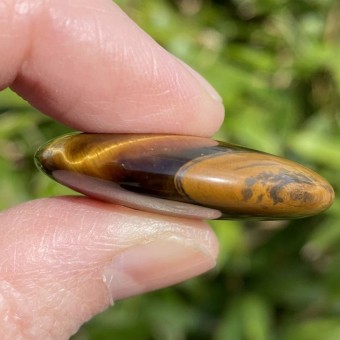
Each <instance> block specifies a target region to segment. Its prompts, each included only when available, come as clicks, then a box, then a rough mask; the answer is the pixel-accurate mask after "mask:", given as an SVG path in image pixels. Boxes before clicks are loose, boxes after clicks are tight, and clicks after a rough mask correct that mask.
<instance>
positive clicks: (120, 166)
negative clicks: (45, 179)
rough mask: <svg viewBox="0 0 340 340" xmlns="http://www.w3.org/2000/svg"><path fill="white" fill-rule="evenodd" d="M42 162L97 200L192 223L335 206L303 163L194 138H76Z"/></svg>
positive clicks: (63, 140)
mask: <svg viewBox="0 0 340 340" xmlns="http://www.w3.org/2000/svg"><path fill="white" fill-rule="evenodd" d="M36 163H37V165H38V167H39V168H40V169H42V170H43V171H44V172H45V173H47V174H48V175H49V176H51V177H52V178H54V179H55V180H57V181H59V182H61V183H63V184H65V185H67V186H69V187H72V188H73V189H75V190H77V191H79V192H82V193H85V194H86V195H89V196H92V197H94V198H97V199H102V200H106V201H110V202H116V203H119V204H123V205H126V206H129V207H133V208H136V209H141V210H148V211H153V212H162V213H165V214H172V215H183V216H188V217H197V218H219V219H243V218H247V219H267V220H272V219H290V218H299V217H305V216H310V215H314V214H317V213H319V212H321V211H323V210H325V209H327V208H328V207H329V206H330V205H331V204H332V202H333V200H334V192H333V189H332V187H331V186H330V185H329V183H328V182H327V181H326V180H324V179H323V178H322V177H321V176H319V175H318V174H316V173H315V172H313V171H311V170H309V169H307V168H305V167H303V166H302V165H299V164H297V163H294V162H292V161H289V160H286V159H283V158H280V157H276V156H273V155H269V154H266V153H262V152H259V151H255V150H251V149H247V148H243V147H240V146H236V145H232V144H228V143H223V142H218V141H215V140H212V139H209V138H201V137H193V136H176V135H152V134H150V135H147V134H144V135H143V134H70V135H66V136H62V137H59V138H56V139H55V140H53V141H51V142H49V143H48V144H46V145H44V146H43V147H41V148H40V149H39V150H38V152H37V154H36ZM57 174H58V175H57ZM72 174H74V175H72ZM75 175H76V176H75ZM61 176H62V177H61ZM80 179H81V180H80ZM122 197H124V199H123V198H122ZM157 199H158V200H157ZM144 200H145V204H143V201H144ZM137 202H138V203H137ZM200 207H202V208H200ZM200 209H202V210H200Z"/></svg>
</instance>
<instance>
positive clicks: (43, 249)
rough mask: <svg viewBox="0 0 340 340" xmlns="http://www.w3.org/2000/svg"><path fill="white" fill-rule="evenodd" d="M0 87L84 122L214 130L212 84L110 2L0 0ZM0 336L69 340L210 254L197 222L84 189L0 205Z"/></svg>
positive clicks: (198, 267)
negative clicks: (115, 306) (83, 193)
mask: <svg viewBox="0 0 340 340" xmlns="http://www.w3.org/2000/svg"><path fill="white" fill-rule="evenodd" d="M0 51H5V53H3V52H2V53H0V89H4V88H6V87H11V88H12V89H13V90H14V91H16V92H17V93H18V94H19V95H20V96H22V97H23V98H25V99H27V100H28V101H29V102H30V103H31V104H32V105H33V106H34V107H36V108H38V109H39V110H40V111H41V112H43V113H44V114H47V115H49V116H51V117H53V118H54V119H56V120H58V121H60V122H62V123H64V124H66V125H69V126H71V127H73V128H74V129H77V130H81V131H87V132H145V133H150V132H155V133H176V134H190V135H202V136H210V135H211V134H212V133H214V132H215V131H216V130H217V129H218V128H219V126H220V124H221V122H222V120H223V106H222V103H221V100H220V98H219V96H218V95H217V93H216V92H215V91H214V90H213V89H212V88H211V86H210V85H209V84H208V83H206V82H205V81H204V80H203V78H202V77H201V76H199V75H198V74H196V72H194V71H193V70H191V69H190V68H189V67H188V66H186V65H184V64H183V63H182V62H180V61H179V60H177V59H176V58H175V57H173V56H171V55H170V54H169V53H168V52H166V51H165V50H164V49H162V48H161V47H160V46H159V45H157V43H155V41H153V40H152V39H151V38H150V37H149V36H148V35H146V34H145V33H144V32H143V31H142V30H141V29H140V28H139V27H137V26H136V25H135V24H134V23H133V22H132V21H131V20H130V19H129V18H128V17H127V16H126V15H125V14H124V13H123V12H122V11H121V10H120V9H119V8H118V7H117V6H116V5H114V4H113V3H112V2H111V1H110V0H72V1H60V0H50V1H47V0H46V1H43V0H31V1H28V0H26V1H24V0H21V1H20V0H16V1H15V0H4V1H1V2H0ZM0 219H1V221H0V229H1V230H0V232H1V238H0V259H1V261H0V314H1V315H2V317H1V318H0V338H7V339H14V338H15V339H67V338H69V337H70V335H71V334H73V333H75V332H76V331H77V329H78V328H79V327H80V326H81V325H82V324H83V323H84V322H85V321H87V320H89V319H90V318H91V317H93V316H94V315H95V314H97V313H99V312H101V311H103V310H105V309H106V308H108V307H109V306H110V305H112V303H113V302H115V301H117V300H119V299H123V298H127V297H130V296H133V295H137V294H141V293H144V292H147V291H150V290H154V289H158V288H161V287H166V286H169V285H171V284H174V283H177V282H180V281H183V280H186V279H188V278H191V277H193V276H195V275H198V274H200V273H203V272H205V271H207V270H209V269H210V268H212V267H213V266H214V264H215V260H216V256H217V250H218V244H217V241H216V238H215V236H214V234H213V232H212V231H211V229H210V228H209V227H208V225H207V224H206V223H204V222H203V221H202V222H201V221H193V220H189V219H184V218H174V217H164V216H160V215H157V214H151V213H145V212H140V211H135V210H132V209H128V208H123V207H121V206H115V205H112V204H107V203H103V202H98V201H95V200H92V199H89V198H85V197H58V198H44V199H39V200H35V201H31V202H26V203H23V204H21V205H19V206H16V207H13V208H11V209H9V210H7V211H4V212H2V213H1V214H0Z"/></svg>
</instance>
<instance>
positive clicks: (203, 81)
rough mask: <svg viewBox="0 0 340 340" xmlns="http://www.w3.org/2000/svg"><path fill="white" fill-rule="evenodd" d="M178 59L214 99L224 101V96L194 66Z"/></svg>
mask: <svg viewBox="0 0 340 340" xmlns="http://www.w3.org/2000/svg"><path fill="white" fill-rule="evenodd" d="M177 60H178V61H179V62H180V63H181V64H182V65H183V66H184V67H185V68H186V69H187V71H189V73H190V74H191V75H192V76H193V77H194V78H195V79H196V80H197V81H198V82H199V84H200V85H201V86H202V87H203V88H204V89H205V90H206V91H207V93H208V94H209V95H210V97H211V98H212V99H214V100H216V101H218V102H221V103H222V101H223V100H222V97H221V96H220V95H219V93H218V92H217V91H216V90H215V89H214V88H213V86H212V85H211V84H210V83H209V82H208V81H207V80H206V79H205V78H204V77H203V76H201V75H200V74H199V73H198V72H197V71H195V70H194V69H193V68H191V67H190V66H189V65H188V64H186V63H184V62H183V61H182V60H180V59H177Z"/></svg>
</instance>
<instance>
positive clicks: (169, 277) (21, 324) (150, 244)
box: [0, 197, 217, 339]
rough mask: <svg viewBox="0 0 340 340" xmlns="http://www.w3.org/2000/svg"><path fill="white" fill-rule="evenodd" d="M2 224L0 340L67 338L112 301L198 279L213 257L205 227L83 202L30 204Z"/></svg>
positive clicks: (213, 245) (66, 200)
mask: <svg viewBox="0 0 340 340" xmlns="http://www.w3.org/2000/svg"><path fill="white" fill-rule="evenodd" d="M0 218H1V224H0V225H1V226H0V228H1V235H2V237H1V239H0V258H1V262H0V294H1V304H0V312H1V315H3V317H2V318H1V320H0V338H5V337H4V336H5V335H6V338H9V339H14V338H25V339H26V338H28V339H30V338H33V339H50V338H53V339H56V338H57V339H67V338H69V336H70V335H72V334H73V333H74V332H76V331H77V329H78V328H79V327H80V326H81V325H82V324H83V323H84V322H85V321H87V320H88V319H89V318H91V317H92V316H94V315H95V314H97V313H99V312H101V311H102V310H104V309H105V308H107V307H108V306H110V305H111V304H113V303H114V301H115V300H118V299H122V298H126V297H129V296H132V295H136V294H140V293H143V292H146V291H150V290H154V289H157V288H160V287H165V286H168V285H171V284H174V283H176V282H180V281H182V280H185V279H188V278H190V277H192V276H195V275H198V274H200V273H202V272H204V271H206V270H208V269H210V268H211V267H212V266H214V264H215V258H216V255H217V242H216V239H215V236H214V234H213V233H212V231H211V230H210V228H209V227H208V226H207V225H206V224H205V223H203V222H200V221H194V220H188V219H180V218H174V217H164V216H158V215H153V214H149V213H144V212H137V211H134V210H132V209H128V208H124V207H120V206H115V205H112V204H107V203H103V202H97V201H93V200H91V199H88V198H85V197H62V198H50V199H42V200H36V201H31V202H28V203H25V204H22V205H20V206H17V207H15V208H12V209H10V210H8V211H5V212H3V213H1V214H0ZM1 335H3V336H1Z"/></svg>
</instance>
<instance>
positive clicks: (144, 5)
mask: <svg viewBox="0 0 340 340" xmlns="http://www.w3.org/2000/svg"><path fill="white" fill-rule="evenodd" d="M117 3H118V4H119V5H120V6H121V7H122V8H123V9H124V10H125V11H126V12H127V13H128V15H129V16H130V17H131V18H132V19H133V20H135V21H136V22H137V23H138V24H139V25H140V26H141V27H142V28H143V29H144V30H146V31H147V32H148V33H149V34H150V35H151V36H153V37H154V38H155V40H156V41H157V42H159V43H160V44H161V45H162V46H164V47H165V48H166V49H167V50H169V51H170V52H172V53H173V54H175V55H177V56H178V57H179V58H181V59H183V60H184V61H186V62H187V63H189V64H190V65H191V66H192V67H193V68H195V69H196V70H198V71H199V72H200V73H201V74H203V75H204V76H205V77H206V78H207V79H208V80H209V81H210V82H211V83H212V84H213V86H214V87H215V88H216V89H217V90H218V91H219V93H220V94H221V95H222V97H223V99H224V103H225V105H226V107H227V117H226V120H225V123H224V125H223V127H222V128H221V130H220V131H219V132H218V133H217V135H216V137H217V138H219V139H223V140H227V141H231V142H235V143H239V144H242V145H245V146H248V147H251V148H255V149H260V150H263V151H267V152H271V153H275V154H278V155H282V156H284V157H287V158H290V159H293V160H295V161H298V162H300V163H303V164H305V165H307V166H309V167H311V168H313V169H314V170H316V171H318V172H319V173H320V174H322V175H323V176H324V177H326V178H327V179H328V180H329V181H330V182H331V183H332V185H333V186H334V188H335V190H336V191H338V190H339V188H340V176H339V170H340V106H339V102H340V100H339V99H340V97H339V95H340V61H339V60H340V59H339V55H340V3H339V2H338V1H336V0H298V1H296V0H234V1H222V0H220V1H218V0H216V1H213V0H211V1H203V0H177V1H175V0H173V1H170V0H168V1H166V0H130V1H128V0H126V1H123V0H119V1H117ZM0 112H1V115H0V149H1V150H2V152H1V156H0V185H1V192H0V198H1V199H0V205H1V208H3V209H4V208H7V207H10V206H12V205H14V204H17V203H19V202H23V201H25V200H28V199H32V198H37V197H43V196H51V195H59V194H68V193H70V192H71V191H70V190H68V189H66V188H64V187H62V186H60V185H58V184H56V183H54V182H52V181H51V180H50V179H49V178H47V177H46V176H44V175H42V174H40V173H39V172H38V171H37V170H36V169H35V166H34V163H33V155H34V151H35V150H36V148H37V147H38V146H39V145H40V144H42V143H43V142H45V141H46V140H48V139H50V138H53V137H55V136H58V135H59V134H62V133H65V132H67V131H69V130H68V129H67V128H65V127H63V126H62V125H60V124H57V123H55V122H53V121H51V120H50V119H49V118H47V117H45V116H43V115H41V114H40V113H38V112H36V111H35V110H33V109H32V108H31V107H29V105H27V103H25V102H24V101H22V100H20V99H19V98H18V97H17V96H16V95H15V94H13V93H12V92H10V91H9V90H5V91H3V92H2V93H1V94H0ZM207 114H209V112H207ZM212 225H213V228H214V229H215V230H216V233H217V235H218V237H219V240H220V242H221V253H220V257H219V261H218V265H217V267H216V269H214V270H213V271H211V272H209V273H207V274H206V275H203V276H201V277H199V278H196V279H193V280H190V281H188V282H185V283H183V284H180V285H177V286H176V287H172V288H168V289H163V290H161V291H158V292H153V293H149V294H146V295H144V296H142V297H135V298H131V299H128V300H126V301H120V302H118V303H117V304H116V305H115V306H114V307H112V308H111V309H110V310H108V311H107V312H105V313H103V314H101V315H99V316H98V317H96V318H95V319H94V320H92V321H90V322H89V323H88V324H86V325H85V326H84V327H83V328H82V329H81V330H80V331H79V332H78V334H77V335H75V336H74V337H73V339H74V340H83V339H99V340H100V339H137V340H138V339H162V340H163V339H165V340H167V339H168V340H172V339H173V340H182V339H217V340H220V339H232V340H238V339H246V340H248V339H249V340H253V339H254V340H261V339H289V340H290V339H293V340H294V339H297V340H304V339H306V340H314V339H315V340H316V339H317V340H318V339H340V204H339V199H337V201H336V202H335V204H334V206H333V207H332V208H331V209H329V211H327V212H326V213H324V214H322V215H319V216H316V217H313V218H307V219H304V220H298V221H293V222H266V223H265V222H257V223H243V222H235V221H219V222H213V223H212Z"/></svg>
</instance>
